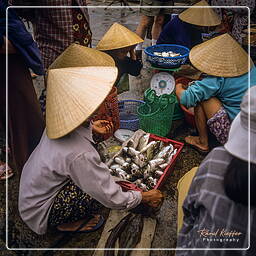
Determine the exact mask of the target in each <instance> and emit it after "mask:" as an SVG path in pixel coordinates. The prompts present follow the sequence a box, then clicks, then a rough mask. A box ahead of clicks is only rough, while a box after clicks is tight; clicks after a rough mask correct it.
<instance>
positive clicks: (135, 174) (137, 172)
mask: <svg viewBox="0 0 256 256" xmlns="http://www.w3.org/2000/svg"><path fill="white" fill-rule="evenodd" d="M131 174H132V175H133V176H138V177H140V176H142V173H141V171H140V170H139V169H132V170H131Z"/></svg>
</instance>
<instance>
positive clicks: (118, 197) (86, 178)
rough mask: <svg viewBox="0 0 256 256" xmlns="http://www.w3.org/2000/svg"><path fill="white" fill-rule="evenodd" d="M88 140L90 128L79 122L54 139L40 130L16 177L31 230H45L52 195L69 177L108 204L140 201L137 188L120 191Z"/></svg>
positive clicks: (117, 206) (21, 206)
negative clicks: (21, 169) (79, 124)
mask: <svg viewBox="0 0 256 256" xmlns="http://www.w3.org/2000/svg"><path fill="white" fill-rule="evenodd" d="M91 143H93V139H92V131H91V128H84V127H82V126H80V127H79V128H77V129H76V130H74V131H73V132H72V133H70V134H69V135H67V136H65V137H63V138H60V139H56V140H51V139H49V138H48V137H47V135H46V133H45V132H44V134H43V136H42V138H41V141H40V143H39V144H38V146H37V147H36V149H35V150H34V151H33V153H32V154H31V156H30V158H29V159H28V161H27V163H26V164H25V166H24V168H23V171H22V175H21V180H20V193H19V211H20V215H21V218H22V219H23V221H24V222H25V223H26V224H27V225H28V226H29V227H30V228H31V229H32V230H33V231H34V232H36V233H38V234H44V233H46V230H47V224H48V217H49V213H50V210H51V206H52V204H53V201H54V198H55V196H56V195H57V194H58V192H59V191H60V190H61V188H62V187H63V186H64V185H65V184H66V183H67V182H68V181H69V180H70V179H71V180H72V181H73V182H74V183H75V184H76V185H77V186H78V187H80V188H81V189H82V190H83V191H84V192H85V193H87V194H89V195H90V196H92V197H93V198H94V199H96V200H97V201H99V202H100V203H102V204H103V205H104V206H106V207H108V208H112V209H130V208H133V207H135V206H137V205H138V204H139V203H140V202H141V193H140V192H138V191H128V192H123V191H122V189H121V187H120V186H119V185H118V184H116V183H115V181H114V180H113V178H112V176H111V175H110V173H109V169H108V167H107V166H106V165H105V164H104V163H103V162H102V161H101V159H100V157H99V154H98V152H97V151H96V150H95V148H94V147H93V145H92V144H91Z"/></svg>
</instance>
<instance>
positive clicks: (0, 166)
mask: <svg viewBox="0 0 256 256" xmlns="http://www.w3.org/2000/svg"><path fill="white" fill-rule="evenodd" d="M6 170H7V175H6ZM13 175H14V173H13V171H12V169H11V168H10V166H9V165H7V166H6V163H3V162H0V180H6V179H9V178H11V177H12V176H13Z"/></svg>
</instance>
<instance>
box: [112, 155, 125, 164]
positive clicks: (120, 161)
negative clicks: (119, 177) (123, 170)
mask: <svg viewBox="0 0 256 256" xmlns="http://www.w3.org/2000/svg"><path fill="white" fill-rule="evenodd" d="M114 161H115V162H116V163H117V164H120V165H123V164H125V160H124V159H123V158H122V157H118V156H117V157H115V158H114Z"/></svg>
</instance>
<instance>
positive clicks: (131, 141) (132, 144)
mask: <svg viewBox="0 0 256 256" xmlns="http://www.w3.org/2000/svg"><path fill="white" fill-rule="evenodd" d="M126 146H127V147H128V148H129V147H132V148H135V142H134V140H133V139H130V140H129V141H128V142H127V145H126Z"/></svg>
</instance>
